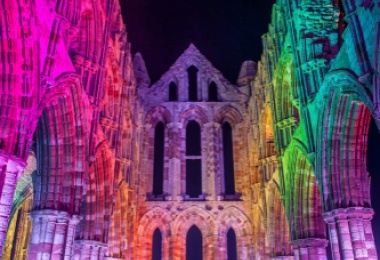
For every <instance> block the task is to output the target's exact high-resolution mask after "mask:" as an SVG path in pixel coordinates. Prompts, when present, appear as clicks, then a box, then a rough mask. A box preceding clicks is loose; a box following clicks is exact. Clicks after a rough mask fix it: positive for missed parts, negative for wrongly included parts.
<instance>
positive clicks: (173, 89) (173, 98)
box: [169, 82, 178, 101]
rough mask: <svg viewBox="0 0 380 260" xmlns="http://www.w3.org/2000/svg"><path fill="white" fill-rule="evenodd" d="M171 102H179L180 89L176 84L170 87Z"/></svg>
mask: <svg viewBox="0 0 380 260" xmlns="http://www.w3.org/2000/svg"><path fill="white" fill-rule="evenodd" d="M169 101H178V88H177V85H176V84H175V83H174V82H172V83H170V85H169Z"/></svg>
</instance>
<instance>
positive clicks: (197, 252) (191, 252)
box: [186, 225, 203, 260]
mask: <svg viewBox="0 0 380 260" xmlns="http://www.w3.org/2000/svg"><path fill="white" fill-rule="evenodd" d="M202 251H203V246H202V233H201V231H200V230H199V229H198V228H197V227H196V226H195V225H193V226H192V227H191V228H190V229H189V231H188V232H187V235H186V260H194V259H196V260H202V259H203V252H202Z"/></svg>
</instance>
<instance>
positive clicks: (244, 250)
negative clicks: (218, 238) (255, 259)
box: [236, 236, 252, 260]
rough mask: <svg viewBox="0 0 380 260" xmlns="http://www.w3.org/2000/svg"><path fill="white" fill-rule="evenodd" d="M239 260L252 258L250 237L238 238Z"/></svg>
mask: <svg viewBox="0 0 380 260" xmlns="http://www.w3.org/2000/svg"><path fill="white" fill-rule="evenodd" d="M236 240H237V247H238V248H237V253H238V259H241V260H249V259H250V257H251V252H252V250H251V246H252V238H251V237H250V236H246V237H242V238H238V237H237V238H236Z"/></svg>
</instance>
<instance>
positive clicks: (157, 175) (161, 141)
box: [153, 122, 165, 196]
mask: <svg viewBox="0 0 380 260" xmlns="http://www.w3.org/2000/svg"><path fill="white" fill-rule="evenodd" d="M164 146H165V127H164V124H163V123H161V122H160V123H158V124H157V125H156V128H155V129H154V158H153V195H154V196H157V195H162V194H163V182H164Z"/></svg>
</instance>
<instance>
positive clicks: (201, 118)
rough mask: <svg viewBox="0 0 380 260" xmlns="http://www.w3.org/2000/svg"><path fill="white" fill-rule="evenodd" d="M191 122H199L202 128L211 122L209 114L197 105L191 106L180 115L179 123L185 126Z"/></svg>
mask: <svg viewBox="0 0 380 260" xmlns="http://www.w3.org/2000/svg"><path fill="white" fill-rule="evenodd" d="M191 120H195V121H197V122H198V123H199V124H200V125H201V127H202V126H203V125H204V124H206V123H208V122H209V121H210V120H209V116H208V114H207V112H206V111H205V110H204V109H203V108H201V107H199V106H196V105H190V107H189V108H188V109H185V110H184V111H182V112H181V113H180V114H179V115H178V122H179V123H180V124H181V125H183V126H185V125H186V124H187V123H188V122H189V121H191Z"/></svg>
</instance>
